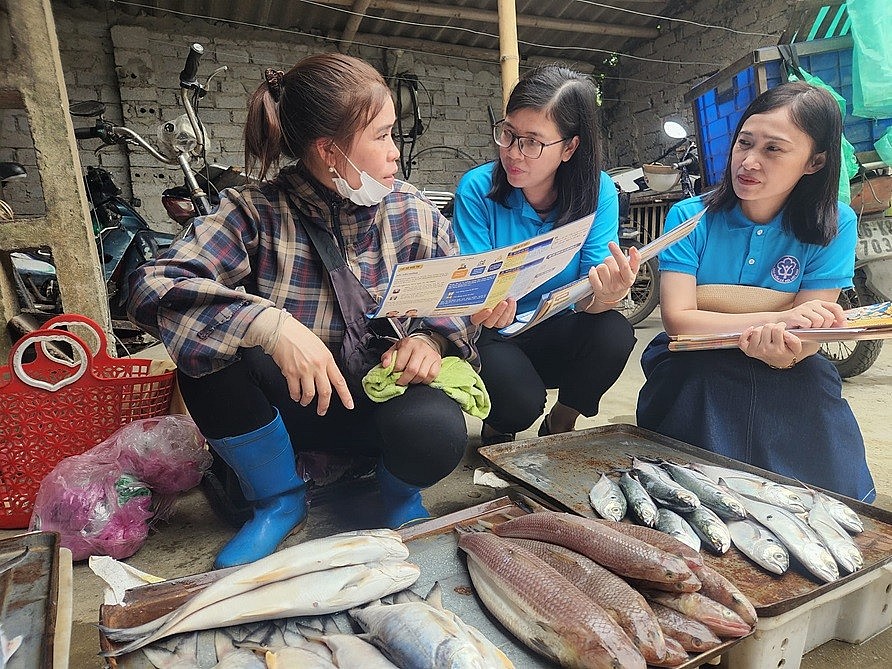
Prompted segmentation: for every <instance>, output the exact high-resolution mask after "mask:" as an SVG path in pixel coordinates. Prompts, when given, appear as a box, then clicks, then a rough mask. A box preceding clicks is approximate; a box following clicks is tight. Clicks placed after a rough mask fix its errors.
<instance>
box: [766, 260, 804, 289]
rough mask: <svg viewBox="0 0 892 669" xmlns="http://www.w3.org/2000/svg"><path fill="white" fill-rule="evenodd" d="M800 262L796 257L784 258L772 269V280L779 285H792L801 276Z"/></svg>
mask: <svg viewBox="0 0 892 669" xmlns="http://www.w3.org/2000/svg"><path fill="white" fill-rule="evenodd" d="M799 269H800V267H799V261H798V260H797V259H796V258H795V257H794V256H783V257H781V259H780V260H778V261H777V262H776V263H775V264H774V267H772V268H771V278H772V279H774V280H775V281H777V282H778V283H792V282H793V281H795V280H796V278H797V277H798V276H799Z"/></svg>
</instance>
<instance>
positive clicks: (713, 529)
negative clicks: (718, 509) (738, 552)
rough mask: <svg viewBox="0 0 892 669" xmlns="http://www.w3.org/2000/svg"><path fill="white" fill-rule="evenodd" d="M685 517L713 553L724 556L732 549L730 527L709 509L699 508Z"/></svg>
mask: <svg viewBox="0 0 892 669" xmlns="http://www.w3.org/2000/svg"><path fill="white" fill-rule="evenodd" d="M684 517H685V520H687V521H688V522H689V523H690V524H691V527H693V528H694V531H695V532H696V533H697V534H698V535H699V537H700V539H702V540H703V542H704V543H705V544H706V547H707V548H709V549H710V550H711V551H712V552H714V553H716V554H717V555H724V554H725V553H727V552H728V549H729V548H731V533H730V532H729V531H728V526H727V525H725V521H723V520H722V519H721V518H719V517H718V516H717V515H716V513H715V511H713V510H712V509H710V508H709V507H706V506H701V507H698V508H696V509H694V510H693V511H691V512H689V513H686V514H684Z"/></svg>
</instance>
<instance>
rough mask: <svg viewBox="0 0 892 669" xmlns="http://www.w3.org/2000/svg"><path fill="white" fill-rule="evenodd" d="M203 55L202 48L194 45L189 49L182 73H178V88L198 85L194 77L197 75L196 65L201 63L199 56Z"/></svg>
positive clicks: (196, 44)
mask: <svg viewBox="0 0 892 669" xmlns="http://www.w3.org/2000/svg"><path fill="white" fill-rule="evenodd" d="M203 53H204V47H203V46H201V44H198V43H195V44H193V45H192V46H191V47H189V55H188V56H186V64H185V65H184V66H183V71H182V72H180V88H192V87H194V86H196V85H197V84H198V81H197V80H196V78H195V77H196V75H197V74H198V64H199V62H201V55H202V54H203Z"/></svg>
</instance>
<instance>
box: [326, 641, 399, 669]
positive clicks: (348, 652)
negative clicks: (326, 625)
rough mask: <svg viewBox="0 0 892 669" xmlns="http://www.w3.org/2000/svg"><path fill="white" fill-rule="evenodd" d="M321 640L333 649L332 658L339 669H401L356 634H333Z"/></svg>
mask: <svg viewBox="0 0 892 669" xmlns="http://www.w3.org/2000/svg"><path fill="white" fill-rule="evenodd" d="M321 639H322V641H323V642H324V643H325V644H326V645H327V646H328V647H329V649H331V658H332V660H334V663H335V666H337V667H344V668H347V667H362V669H399V667H397V665H395V664H394V663H393V662H391V661H390V660H388V659H387V657H386V656H385V655H384V654H383V653H382V652H381V651H380V650H378V649H377V648H376V647H375V646H374V645H373V644H370V643H369V642H368V641H365V640H364V639H362V638H360V637H358V636H356V635H355V634H331V635H327V636H323V637H321Z"/></svg>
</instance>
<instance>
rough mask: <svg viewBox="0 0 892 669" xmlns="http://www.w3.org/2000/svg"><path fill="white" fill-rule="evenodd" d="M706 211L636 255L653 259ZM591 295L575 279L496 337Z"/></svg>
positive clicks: (517, 330)
mask: <svg viewBox="0 0 892 669" xmlns="http://www.w3.org/2000/svg"><path fill="white" fill-rule="evenodd" d="M705 212H706V210H705V209H704V210H703V211H700V212H698V213H697V214H695V215H694V216H691V217H690V218H689V219H687V220H686V221H684V222H683V223H681V224H680V225H678V226H676V227H674V228H672V230H670V231H669V232H667V233H665V234H662V235H660V236H659V237H657V238H656V239H654V240H653V241H652V242H650V243H649V244H645V245H644V246H642V247H641V248H639V249H638V252H639V253H640V254H641V262H642V263H645V262H647V261H648V260H650V259H651V258H655V257H656V256H657V255H658V254H659V253H660V252H661V251H663V250H664V249H667V248H669V247H670V246H672V245H673V244H674V243H675V242H677V241H678V240H679V239H682V238H684V237H685V236H687V235H688V234H690V232H691V231H692V230H693V229H694V228H696V227H697V224H698V223H699V222H700V219H701V218H702V217H703V214H704V213H705ZM591 294H592V285H591V284H590V283H589V280H588V277H587V276H584V277H582V278H581V279H577V280H576V281H573V282H572V283H568V284H567V285H566V286H562V287H560V288H557V289H555V290H552V291H551V292H549V293H546V294H545V295H543V296H542V297H541V298H540V300H539V304H538V306H537V307H536V308H535V309H533V310H532V311H526V312H524V313H522V314H517V316H516V317H515V321H514V322H513V323H511V325H507V326H505V327H503V328H502V329H501V330H499V334H500V335H502V336H503V337H513V336H515V335H518V334H520V333H521V332H523V331H524V330H529V329H530V328H531V327H533V326H535V325H538V324H539V323H541V322H542V321H544V320H547V319H549V318H551V317H552V316H554V315H555V314H557V313H560V312H561V311H563V310H564V309H566V308H567V307H569V306H571V305H573V304H576V303H577V302H579V301H580V300H583V299H585V298H587V297H588V296H589V295H591Z"/></svg>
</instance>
